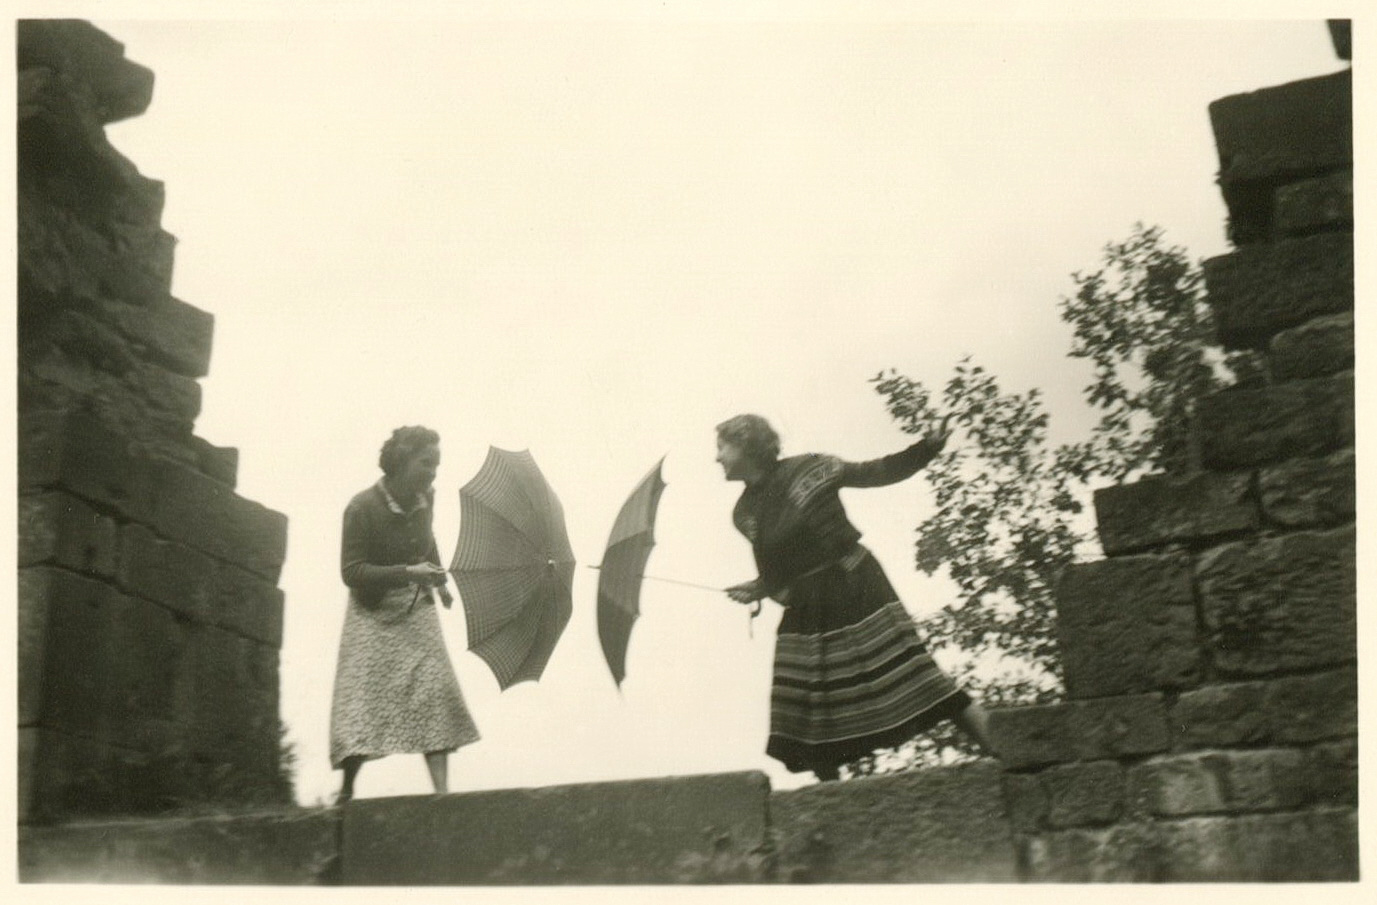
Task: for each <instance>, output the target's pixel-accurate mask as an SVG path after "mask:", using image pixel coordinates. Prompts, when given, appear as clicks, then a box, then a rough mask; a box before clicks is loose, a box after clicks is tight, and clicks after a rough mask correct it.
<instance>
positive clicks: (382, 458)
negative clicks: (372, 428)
mask: <svg viewBox="0 0 1377 905" xmlns="http://www.w3.org/2000/svg"><path fill="white" fill-rule="evenodd" d="M439 445H440V435H439V434H438V433H436V432H435V431H433V430H431V429H430V428H428V427H421V426H419V425H415V426H411V427H399V428H397V429H396V430H394V431H393V432H392V436H390V437H388V438H387V442H385V443H384V444H383V445H382V451H381V452H379V453H378V467H379V468H381V469H382V471H383V474H385V475H387V476H388V477H392V476H393V475H395V474H396V473H397V472H399V471H401V470H402V469H403V468H405V467H406V463H407V462H410V461H411V460H412V459H413V458H414V457H415V456H417V455H419V454H420V453H421V452H422V451H424V450H427V449H429V448H430V447H432V446H439Z"/></svg>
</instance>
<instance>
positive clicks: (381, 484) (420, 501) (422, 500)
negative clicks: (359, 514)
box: [378, 478, 430, 515]
mask: <svg viewBox="0 0 1377 905" xmlns="http://www.w3.org/2000/svg"><path fill="white" fill-rule="evenodd" d="M378 489H379V490H381V491H382V495H383V502H385V503H387V508H388V509H390V510H392V511H393V512H394V513H396V514H397V515H410V514H411V513H413V512H415V511H416V510H417V509H424V508H426V506H428V505H430V499H429V498H428V497H427V495H426V494H424V493H418V494H416V503H415V505H413V506H412V507H411V508H410V509H403V508H402V506H401V504H400V503H398V502H397V500H396V498H395V497H393V496H392V492H391V491H390V490H388V489H387V479H386V478H379V479H378Z"/></svg>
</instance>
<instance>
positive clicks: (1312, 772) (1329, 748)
mask: <svg viewBox="0 0 1377 905" xmlns="http://www.w3.org/2000/svg"><path fill="white" fill-rule="evenodd" d="M1304 757H1305V771H1304V774H1303V775H1304V778H1305V800H1306V802H1307V803H1308V804H1311V805H1319V806H1321V807H1353V808H1356V807H1357V806H1358V740H1357V739H1356V738H1353V739H1348V740H1346V741H1341V742H1328V743H1326V744H1322V745H1315V746H1314V747H1312V748H1309V749H1306V751H1305V752H1304Z"/></svg>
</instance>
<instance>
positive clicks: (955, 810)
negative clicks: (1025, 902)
mask: <svg viewBox="0 0 1377 905" xmlns="http://www.w3.org/2000/svg"><path fill="white" fill-rule="evenodd" d="M770 825H771V834H772V836H773V837H774V839H775V847H776V851H777V858H778V864H777V867H776V877H775V880H776V882H781V883H1002V882H1012V881H1015V880H1017V879H1018V876H1017V865H1016V863H1015V858H1014V841H1013V835H1012V827H1011V824H1010V820H1009V815H1008V811H1007V808H1006V806H1005V803H1004V796H1003V792H1002V780H1001V776H1000V769H999V767H998V765H996V764H994V763H992V762H988V761H977V762H975V763H971V764H963V765H959V766H953V767H938V768H934V769H930V770H923V771H917V772H913V773H904V774H897V775H894V776H877V777H868V778H865V779H855V780H849V781H847V782H842V783H824V784H820V785H816V786H810V787H807V788H803V789H797V790H793V791H788V792H775V793H774V794H773V795H771V796H770Z"/></svg>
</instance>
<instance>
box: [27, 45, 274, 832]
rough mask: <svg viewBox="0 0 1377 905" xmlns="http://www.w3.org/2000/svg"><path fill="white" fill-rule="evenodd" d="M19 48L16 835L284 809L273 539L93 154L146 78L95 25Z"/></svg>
mask: <svg viewBox="0 0 1377 905" xmlns="http://www.w3.org/2000/svg"><path fill="white" fill-rule="evenodd" d="M17 39H18V46H17V57H18V70H19V71H18V92H17V95H18V111H17V113H18V183H17V190H18V225H19V235H18V250H19V256H18V320H17V331H18V332H17V346H18V374H17V392H18V442H19V497H18V504H19V505H18V510H19V581H18V591H19V593H18V601H19V614H18V616H19V659H18V670H19V676H18V679H19V761H20V762H19V813H20V820H21V822H23V821H42V820H48V819H52V818H56V817H60V816H69V815H80V814H94V813H149V812H158V811H163V810H167V809H171V808H179V807H185V806H188V805H195V804H205V803H221V804H225V803H230V802H234V803H243V802H246V801H274V802H279V803H282V802H286V801H288V800H289V798H290V790H289V789H288V788H286V785H285V783H284V781H283V779H282V777H281V775H280V771H279V764H278V752H279V721H278V649H279V647H280V646H281V640H282V605H283V600H282V593H281V591H279V590H278V588H277V586H276V585H277V579H278V574H279V571H280V569H281V566H282V561H283V556H284V554H285V548H286V527H287V525H286V519H285V517H283V516H282V515H281V514H279V513H277V512H273V511H271V510H269V509H266V508H264V507H263V506H260V505H259V504H257V503H254V502H251V501H249V500H246V499H244V498H242V497H240V496H238V495H237V494H236V493H235V492H234V483H235V472H236V467H237V456H236V453H235V451H234V450H233V449H222V448H217V447H215V446H212V445H211V444H209V443H207V442H205V441H204V440H202V439H200V438H198V437H197V436H196V435H195V434H194V433H193V427H194V422H195V419H196V416H197V414H198V412H199V407H200V386H199V384H198V383H197V378H199V377H202V376H204V375H205V374H206V372H207V367H208V364H209V360H210V349H211V327H212V319H211V316H210V315H209V314H207V313H206V312H204V311H201V310H199V309H197V308H194V307H192V306H191V305H188V304H186V303H185V302H182V301H179V300H178V299H176V298H173V296H172V294H171V285H172V259H173V245H174V240H173V237H172V236H170V235H168V234H167V233H165V232H163V230H162V229H161V228H160V226H159V218H160V215H161V212H162V201H163V187H162V185H161V183H158V182H155V181H153V180H150V179H146V178H144V177H143V176H141V175H140V174H139V172H138V170H137V169H136V168H135V166H134V165H133V164H132V163H130V162H129V161H128V160H126V159H125V158H124V157H122V156H121V155H120V154H119V153H118V152H117V151H116V150H115V149H114V148H113V147H111V145H110V144H109V142H108V141H107V140H106V138H105V129H104V127H105V125H106V124H107V123H110V122H114V121H116V120H119V119H123V118H126V117H129V116H134V115H137V114H139V113H142V112H143V110H144V109H145V107H146V106H147V105H148V103H149V100H150V97H151V94H152V88H153V74H152V73H151V72H149V71H148V70H147V69H145V68H143V67H141V66H138V65H136V64H134V63H131V62H129V61H128V60H125V59H124V56H123V48H122V47H121V46H120V45H119V44H118V43H116V42H115V41H113V40H111V39H110V38H109V37H108V36H106V35H105V34H103V33H102V32H100V31H98V30H96V29H95V28H93V27H92V26H90V25H88V24H86V23H84V22H76V21H62V20H42V21H21V22H19V23H18V30H17Z"/></svg>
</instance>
